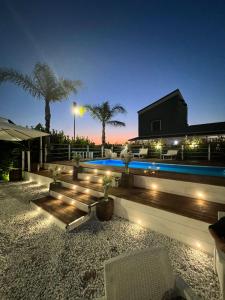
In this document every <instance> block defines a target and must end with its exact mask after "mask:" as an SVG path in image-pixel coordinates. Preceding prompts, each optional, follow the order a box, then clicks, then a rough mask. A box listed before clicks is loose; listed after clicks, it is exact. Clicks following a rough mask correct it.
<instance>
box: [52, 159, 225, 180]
mask: <svg viewBox="0 0 225 300" xmlns="http://www.w3.org/2000/svg"><path fill="white" fill-rule="evenodd" d="M143 161H148V160H143ZM155 162H157V160H155ZM160 162H161V163H171V161H170V162H168V161H167V160H166V161H165V160H163V161H162V160H161V161H160ZM51 163H53V164H58V165H65V166H72V165H73V163H72V162H71V161H53V162H51ZM173 163H177V162H174V161H173ZM179 163H180V164H181V162H179ZM185 164H186V162H185ZM81 165H82V166H83V167H84V168H89V169H99V170H111V171H114V172H119V173H121V172H123V171H124V168H119V167H112V166H103V165H97V164H96V165H95V164H87V163H81ZM130 173H132V174H136V175H142V176H148V177H153V178H164V179H173V180H179V181H187V182H196V183H203V184H212V185H218V186H225V178H224V177H216V176H205V175H204V176H200V175H192V174H182V173H175V172H165V171H160V170H159V171H158V170H154V174H152V173H151V171H150V172H148V173H147V174H146V173H144V170H142V169H130Z"/></svg>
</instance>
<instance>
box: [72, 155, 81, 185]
mask: <svg viewBox="0 0 225 300" xmlns="http://www.w3.org/2000/svg"><path fill="white" fill-rule="evenodd" d="M80 160H81V155H80V154H77V153H73V159H72V161H73V163H74V166H73V180H78V173H81V172H82V167H81V166H80Z"/></svg>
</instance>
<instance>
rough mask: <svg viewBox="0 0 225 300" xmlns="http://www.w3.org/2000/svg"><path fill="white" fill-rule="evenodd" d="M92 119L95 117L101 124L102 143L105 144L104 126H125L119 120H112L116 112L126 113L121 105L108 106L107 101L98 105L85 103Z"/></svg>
mask: <svg viewBox="0 0 225 300" xmlns="http://www.w3.org/2000/svg"><path fill="white" fill-rule="evenodd" d="M86 108H87V110H88V111H89V112H90V114H91V117H92V118H93V119H97V120H98V121H100V122H101V124H102V145H105V143H106V138H105V127H106V125H111V126H115V127H121V126H125V125H126V124H125V123H123V122H120V121H116V120H112V119H113V118H114V116H115V115H116V114H118V113H126V110H125V108H124V107H123V106H121V105H115V106H113V107H111V106H110V104H109V102H108V101H105V102H103V103H102V104H99V105H86Z"/></svg>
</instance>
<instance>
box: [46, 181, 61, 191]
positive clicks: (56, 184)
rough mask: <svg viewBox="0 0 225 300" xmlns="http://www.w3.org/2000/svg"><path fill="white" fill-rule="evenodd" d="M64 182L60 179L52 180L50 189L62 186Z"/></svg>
mask: <svg viewBox="0 0 225 300" xmlns="http://www.w3.org/2000/svg"><path fill="white" fill-rule="evenodd" d="M61 186H62V183H61V182H60V181H56V182H51V183H50V185H49V190H53V189H54V188H58V187H61Z"/></svg>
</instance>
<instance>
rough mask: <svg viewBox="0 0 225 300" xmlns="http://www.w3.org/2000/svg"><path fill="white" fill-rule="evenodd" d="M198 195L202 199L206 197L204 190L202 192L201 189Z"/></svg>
mask: <svg viewBox="0 0 225 300" xmlns="http://www.w3.org/2000/svg"><path fill="white" fill-rule="evenodd" d="M197 196H198V197H199V198H200V199H202V198H204V194H203V193H202V192H200V191H198V192H197Z"/></svg>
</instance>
